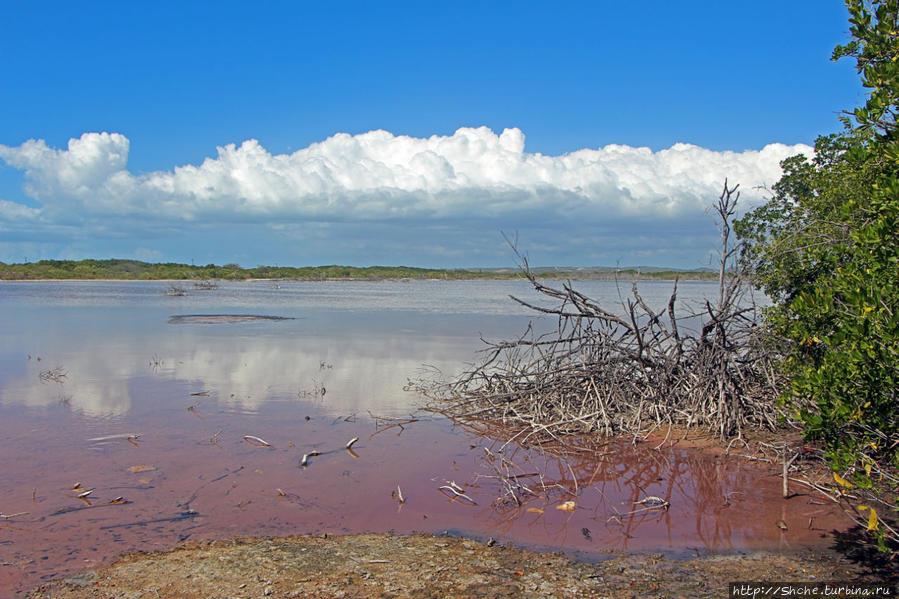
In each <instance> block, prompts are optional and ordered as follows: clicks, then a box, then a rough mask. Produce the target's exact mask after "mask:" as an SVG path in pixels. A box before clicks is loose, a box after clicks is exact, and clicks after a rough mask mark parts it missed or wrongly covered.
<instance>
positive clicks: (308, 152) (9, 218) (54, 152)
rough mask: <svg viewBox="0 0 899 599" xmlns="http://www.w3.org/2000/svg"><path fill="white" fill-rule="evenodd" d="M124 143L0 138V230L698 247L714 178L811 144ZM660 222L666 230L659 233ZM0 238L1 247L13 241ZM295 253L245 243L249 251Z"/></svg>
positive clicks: (504, 138)
mask: <svg viewBox="0 0 899 599" xmlns="http://www.w3.org/2000/svg"><path fill="white" fill-rule="evenodd" d="M129 150H130V141H129V140H128V138H127V137H125V136H124V135H121V134H119V133H85V134H83V135H82V136H81V137H80V138H77V139H74V138H73V139H70V140H69V142H68V146H67V147H66V148H61V149H60V148H53V147H50V146H48V145H47V143H46V142H45V141H43V140H34V139H32V140H29V141H26V142H25V143H23V144H21V145H19V146H7V145H0V159H2V160H3V161H4V162H5V163H6V164H7V165H9V166H11V167H13V168H15V169H18V170H20V171H22V172H23V173H24V182H25V186H24V188H25V193H26V194H27V195H28V196H29V198H30V200H31V203H33V204H34V205H33V206H29V205H25V204H23V203H17V202H11V201H5V200H3V199H0V229H3V230H5V231H6V232H7V234H8V235H7V238H8V239H13V238H14V237H15V235H18V236H19V237H21V238H23V239H25V238H28V237H29V234H33V235H32V237H31V239H30V241H32V242H34V241H35V240H39V238H40V235H41V234H43V235H44V238H45V239H46V237H47V236H49V235H51V234H52V235H56V236H61V237H60V238H66V237H67V236H68V237H72V238H74V237H78V236H80V237H81V239H82V241H84V240H85V239H86V236H91V238H92V239H98V238H112V237H115V236H116V235H119V236H122V233H123V231H126V230H127V231H129V233H128V235H132V236H134V235H136V236H140V237H143V238H144V239H145V240H149V241H147V242H145V245H146V246H150V245H152V246H153V247H154V251H157V250H159V249H161V251H162V255H165V256H166V257H167V258H168V259H174V258H182V257H183V256H185V255H187V256H194V255H196V252H194V251H193V250H191V249H188V248H187V245H188V244H189V243H188V242H187V241H182V242H181V244H180V247H181V249H182V250H183V252H182V253H181V254H180V255H179V256H174V255H173V254H172V252H171V251H166V250H165V248H161V247H160V246H157V245H156V244H154V243H152V240H153V239H156V238H157V237H159V236H160V235H162V236H165V235H169V236H177V235H182V237H184V236H187V235H188V233H186V231H188V230H192V231H194V233H192V234H195V233H196V231H197V230H199V229H198V227H199V228H202V227H207V228H209V229H210V230H211V229H213V228H215V227H218V228H220V229H222V230H224V229H226V228H228V230H229V232H228V233H227V235H233V233H234V229H235V228H236V227H238V228H239V227H243V228H244V229H245V230H249V229H251V228H252V227H256V228H257V229H260V228H262V229H268V230H269V231H270V232H271V233H272V234H273V235H275V236H278V235H280V236H281V237H282V238H283V241H284V244H285V247H287V246H288V245H290V244H293V245H290V247H294V246H296V244H302V243H307V244H312V243H317V244H318V245H317V246H316V249H315V250H314V251H312V250H310V251H309V252H306V253H305V254H302V253H300V254H298V255H303V256H308V258H307V259H319V260H324V261H329V260H334V261H343V262H347V263H366V262H368V263H371V261H380V262H397V261H402V256H404V255H405V253H406V252H405V251H404V249H403V248H404V247H406V248H408V249H409V252H411V253H412V254H413V255H417V256H421V255H423V254H422V252H424V253H430V254H432V255H433V256H435V257H439V256H444V257H445V256H449V255H451V254H453V253H455V258H454V259H453V260H454V261H455V263H456V264H460V263H461V264H465V263H468V264H471V265H477V264H479V263H480V264H483V262H482V261H481V260H482V259H483V255H479V253H478V252H479V251H480V250H479V248H478V247H476V246H477V244H476V243H472V241H471V238H484V237H489V238H490V239H491V240H492V241H495V240H496V239H497V238H498V235H497V231H498V230H501V229H503V230H509V229H518V230H521V231H522V232H527V231H528V230H531V229H533V230H535V231H537V230H539V231H540V242H539V243H548V242H547V241H546V240H547V239H550V238H555V241H553V242H552V243H549V246H553V247H549V246H547V248H546V250H547V253H548V254H549V253H552V252H556V254H558V256H552V257H551V256H549V255H548V256H547V259H548V260H554V261H556V262H558V261H560V260H561V261H565V258H563V257H562V254H563V253H564V252H568V253H569V254H572V255H575V253H576V255H578V256H580V257H581V258H580V259H573V260H568V262H569V263H572V264H576V263H580V264H584V263H590V262H591V260H593V259H597V260H608V259H617V257H615V256H614V255H613V254H609V253H608V250H609V248H610V247H611V248H619V247H624V246H625V245H630V246H632V248H631V249H632V250H633V252H640V251H643V252H644V254H646V252H650V254H651V252H653V251H656V252H659V251H667V252H669V253H671V254H672V255H674V254H677V252H678V251H681V250H682V251H685V252H688V253H689V252H693V253H694V254H695V251H694V250H692V249H691V250H683V247H686V246H689V245H690V244H692V245H693V246H695V247H700V246H705V247H708V246H707V245H706V242H707V238H703V239H698V238H697V237H696V236H697V235H700V236H701V234H700V233H699V229H698V228H696V227H692V230H688V229H691V225H690V224H689V223H692V222H695V221H697V220H699V217H702V216H703V213H704V212H705V210H706V209H707V207H708V206H709V205H710V204H711V202H712V201H713V200H714V198H716V197H717V196H718V194H719V193H720V191H721V186H722V184H723V182H724V179H725V178H728V180H729V181H730V182H731V184H733V183H740V184H741V189H742V190H743V207H744V208H746V207H749V206H751V205H752V204H754V203H758V202H760V201H761V200H762V199H763V198H762V195H761V194H760V192H758V191H757V190H754V189H753V188H754V187H756V186H758V185H765V184H767V185H770V184H773V183H774V182H776V181H777V180H778V179H779V177H780V174H781V169H780V166H779V163H780V161H781V160H783V159H784V158H786V157H788V156H791V155H794V154H798V153H805V154H808V155H811V152H812V148H811V147H809V146H807V145H802V144H799V145H792V146H790V145H784V144H779V143H772V144H769V145H767V146H765V147H764V148H762V149H761V150H746V151H742V152H734V151H713V150H709V149H705V148H701V147H698V146H695V145H690V144H685V143H678V144H675V145H673V146H671V147H670V148H668V149H664V150H660V151H655V152H654V151H652V150H650V149H649V148H635V147H630V146H624V145H607V146H605V147H601V148H597V149H582V150H578V151H575V152H571V153H568V154H563V155H559V156H548V155H543V154H540V153H530V152H527V151H525V136H524V134H523V133H522V132H521V131H520V130H519V129H505V130H504V131H503V132H502V133H500V134H497V133H495V132H494V131H492V130H491V129H489V128H487V127H479V128H461V129H459V130H457V131H456V132H455V133H453V134H452V135H446V136H438V135H434V136H431V137H428V138H416V137H409V136H404V135H394V134H392V133H389V132H387V131H382V130H378V131H370V132H368V133H364V134H360V135H348V134H345V133H339V134H336V135H334V136H332V137H329V138H328V139H326V140H324V141H322V142H319V143H315V144H312V145H310V146H308V147H306V148H303V149H300V150H297V151H295V152H293V153H290V154H272V153H271V152H269V151H268V150H266V149H265V148H264V147H263V146H262V145H261V144H260V143H259V142H258V141H257V140H253V139H251V140H247V141H244V142H243V143H241V144H240V145H236V144H229V145H226V146H221V147H218V148H217V155H216V156H215V157H214V158H207V159H206V160H204V161H203V162H202V163H201V164H198V165H193V164H186V165H183V166H176V167H174V168H173V169H172V170H170V171H154V172H149V173H134V172H131V171H130V170H129V169H128V153H129ZM702 221H703V223H702V227H703V228H707V225H708V224H709V223H708V221H707V219H702ZM323 227H324V228H323ZM454 227H455V229H453V228H454ZM425 229H427V231H425ZM588 229H589V230H588ZM413 230H415V231H417V232H412V231H413ZM405 231H408V232H405ZM422 231H425V232H422ZM663 231H664V232H665V233H664V235H663V234H662V232H663ZM257 234H258V236H260V237H261V236H262V235H263V234H262V233H259V231H257ZM210 235H212V234H211V233H210ZM222 235H223V236H225V235H226V234H224V233H223V234H222ZM666 235H667V237H669V238H670V239H668V240H663V239H662V237H665V236H666ZM597 236H599V237H597ZM616 236H617V237H618V239H617V240H616ZM407 237H408V239H407ZM224 238H225V237H223V239H224ZM564 238H567V241H564V243H563V241H561V240H562V239H564ZM231 239H232V240H233V237H231ZM210 242H211V243H214V239H213V237H208V239H207V243H210ZM565 244H567V249H562V248H561V246H562V245H565ZM257 245H258V244H257ZM373 245H374V246H376V247H379V248H382V249H383V248H386V249H384V252H383V253H382V254H383V256H382V257H379V256H380V255H376V254H373V253H372V250H371V248H372V246H373ZM598 245H599V246H603V245H604V246H605V251H606V253H603V251H604V250H603V248H602V247H600V248H599V250H600V251H598V252H596V251H595V252H594V253H593V254H586V255H585V254H584V253H583V251H584V249H585V248H588V247H592V248H594V250H595V249H597V246H598ZM5 247H6V251H7V255H9V254H10V253H14V252H11V251H10V247H9V246H5ZM23 247H24V246H23ZM79 247H80V249H78V250H77V251H75V250H72V249H71V248H69V250H70V251H69V254H68V255H69V256H72V255H74V254H78V253H80V254H82V255H83V254H85V253H87V254H90V252H91V251H93V252H94V254H97V253H98V252H99V253H101V254H102V253H103V252H107V253H109V252H116V255H119V256H124V255H125V253H127V252H125V253H123V252H122V251H121V250H117V249H110V248H111V247H112V246H110V248H102V249H98V246H93V247H94V249H93V250H91V246H90V245H89V244H88V242H87V241H84V243H83V244H82V246H79ZM115 247H120V246H115ZM297 247H298V246H297ZM532 247H533V246H532ZM678 247H681V250H679V249H678ZM63 249H64V248H61V247H56V249H54V250H52V251H55V252H56V253H57V254H64V253H65V252H64V251H63ZM388 249H389V252H388ZM694 249H695V248H694ZM332 250H333V251H332ZM47 251H51V250H47ZM134 251H135V252H136V251H146V248H144V249H143V250H140V249H138V248H134ZM296 251H297V252H299V251H300V250H296ZM328 251H331V253H328ZM629 251H630V250H629ZM354 252H355V253H354ZM633 252H632V253H633ZM22 253H24V250H22ZM31 253H32V255H34V254H35V252H34V250H31ZM38 253H40V251H38ZM44 253H45V254H46V251H45V252H44ZM650 254H646V255H647V259H652V258H651V255H650ZM315 256H321V257H320V258H315ZM330 256H333V257H330ZM354 256H357V258H354ZM590 256H593V258H591V257H590ZM238 257H239V256H238ZM637 258H639V254H634V258H633V259H635V260H636V259H637ZM214 259H217V260H221V261H224V260H226V259H234V258H233V257H224V256H223V257H220V258H214ZM291 259H292V257H291V256H284V258H283V259H279V258H278V255H275V256H274V260H273V259H272V257H271V256H262V255H259V256H258V257H257V256H255V255H254V256H250V257H249V260H250V261H251V262H253V261H256V262H257V263H263V262H266V261H268V262H281V263H285V261H286V260H291ZM691 259H694V260H695V256H693V258H691ZM447 260H449V258H447ZM405 262H407V263H408V262H410V261H408V260H407V261H405ZM424 262H427V261H424ZM424 262H422V261H419V263H420V264H424ZM443 262H445V261H444V260H442V259H436V261H435V260H431V261H430V262H429V263H430V264H438V263H443ZM504 262H505V261H504ZM656 262H657V263H658V262H659V261H658V260H656ZM668 262H669V263H670V261H668Z"/></svg>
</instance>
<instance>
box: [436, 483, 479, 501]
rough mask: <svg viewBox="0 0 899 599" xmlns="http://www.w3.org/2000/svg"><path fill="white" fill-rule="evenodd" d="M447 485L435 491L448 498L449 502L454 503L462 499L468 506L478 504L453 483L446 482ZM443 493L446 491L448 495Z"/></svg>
mask: <svg viewBox="0 0 899 599" xmlns="http://www.w3.org/2000/svg"><path fill="white" fill-rule="evenodd" d="M447 482H448V483H449V484H446V485H443V486H442V487H438V488H437V490H438V491H440V492H441V493H443V494H444V495H446V496H447V497H449V498H450V499H451V500H453V501H455V500H456V499H464V500H465V501H467V502H468V503H469V505H477V504H478V502H477V501H475V500H474V499H472V498H471V497H469V496H468V495H466V494H465V493H463V492H462V489H461V488H460V487H459V485H457V484H456V482H455V481H447ZM444 491H448V492H449V494H448V495H447V493H445V492H444Z"/></svg>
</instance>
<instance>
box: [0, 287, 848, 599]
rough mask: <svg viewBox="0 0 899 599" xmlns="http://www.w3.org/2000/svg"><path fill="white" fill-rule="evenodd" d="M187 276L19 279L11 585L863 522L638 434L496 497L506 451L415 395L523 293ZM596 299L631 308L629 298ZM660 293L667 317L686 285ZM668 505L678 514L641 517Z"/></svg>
mask: <svg viewBox="0 0 899 599" xmlns="http://www.w3.org/2000/svg"><path fill="white" fill-rule="evenodd" d="M169 285H170V283H168V282H110V281H95V282H94V281H91V282H44V281H42V282H0V327H2V336H0V455H2V457H3V463H4V468H3V469H2V470H0V513H2V514H4V515H6V516H12V517H4V518H0V595H3V596H5V595H8V594H9V593H10V592H17V591H21V590H22V589H25V588H29V587H31V586H33V585H35V584H37V583H38V582H40V581H41V580H42V579H48V578H55V577H59V576H63V575H66V574H70V573H73V572H77V571H81V570H83V569H85V568H87V567H90V566H94V565H97V564H100V563H106V562H109V561H110V560H111V559H113V558H114V557H115V556H116V555H118V554H120V553H123V552H125V551H130V550H154V549H163V548H167V547H171V546H172V545H174V544H175V543H177V542H179V541H182V540H185V539H192V540H201V539H210V538H225V537H231V536H238V535H246V536H278V535H290V534H304V533H328V534H340V533H350V532H364V531H373V532H384V531H396V532H411V531H424V532H442V531H450V532H452V533H457V534H465V535H472V536H476V537H481V538H485V539H486V538H489V537H494V538H496V539H497V540H501V541H509V542H514V543H518V544H521V545H526V546H531V547H539V548H552V549H561V550H565V551H568V552H571V553H574V554H577V555H579V556H581V557H582V558H584V559H594V558H598V557H599V556H600V555H601V552H602V551H603V550H606V549H625V550H653V551H655V550H659V551H666V552H671V553H675V554H685V553H690V554H695V552H705V551H720V552H732V551H739V550H755V549H778V548H781V549H784V550H791V549H799V548H801V547H803V546H807V545H811V544H815V543H824V542H828V538H827V534H826V533H825V531H829V530H831V529H832V528H834V527H835V526H840V525H842V520H840V519H839V516H838V515H836V514H834V513H833V512H832V511H831V510H830V509H829V508H828V507H827V506H821V505H814V504H809V503H808V502H806V501H804V500H803V499H802V498H799V499H793V500H791V501H789V502H785V501H783V500H782V499H781V498H780V479H779V477H778V476H777V472H776V471H773V470H770V471H769V470H768V469H766V468H765V467H760V466H759V465H758V464H752V463H748V462H746V461H741V460H738V459H723V458H722V457H721V456H720V455H716V454H715V453H709V452H705V453H703V452H700V451H697V450H692V449H688V448H680V447H675V448H671V449H666V450H663V451H652V450H647V449H643V448H635V447H633V445H632V444H630V443H618V442H614V443H609V444H608V445H607V446H606V447H604V448H603V450H602V451H601V452H600V453H598V454H597V455H596V456H593V457H591V458H589V459H588V458H584V457H577V458H570V459H569V460H568V461H565V462H560V461H559V460H557V459H554V458H552V457H551V456H548V455H544V454H541V453H540V452H538V451H526V450H522V449H515V448H513V447H511V446H510V447H507V448H506V452H505V453H506V456H507V457H508V458H509V459H510V460H512V461H513V462H514V463H515V464H516V465H517V467H518V468H519V471H518V474H520V475H522V477H527V478H528V480H530V481H531V483H532V486H533V487H535V488H540V489H545V491H541V492H540V493H539V496H538V497H532V498H530V499H529V500H528V501H527V502H526V503H525V505H524V506H522V507H516V506H509V505H502V504H500V503H498V502H497V501H496V500H497V498H498V497H499V496H500V495H501V494H502V488H501V484H500V482H499V481H498V480H496V479H495V478H491V477H490V475H491V474H492V471H491V470H490V469H489V468H488V467H487V466H486V465H485V463H484V459H485V458H484V456H485V455H486V452H485V449H484V448H485V447H486V448H487V449H489V450H491V451H496V450H498V449H499V446H500V445H501V443H499V442H496V441H495V440H492V439H489V438H483V437H480V436H478V435H477V434H474V433H472V432H469V431H465V430H463V429H461V428H459V427H455V426H453V424H452V423H451V422H449V421H447V420H446V419H444V418H442V417H439V416H435V415H433V414H430V413H426V412H421V411H419V410H418V408H419V407H420V404H421V401H422V400H421V398H420V397H418V396H417V395H416V394H414V393H412V392H408V391H404V388H405V387H406V386H407V384H408V382H409V380H410V379H413V380H414V379H417V378H419V377H423V376H433V375H434V374H435V373H443V375H444V376H452V375H454V374H457V373H459V372H461V371H462V370H464V368H465V366H466V364H468V363H471V362H474V361H476V360H477V359H478V356H477V353H476V352H477V350H478V349H480V348H481V342H480V341H479V339H480V337H484V338H491V339H504V338H512V337H516V336H518V335H519V334H520V333H521V332H522V331H523V330H524V329H525V327H526V326H527V323H528V321H529V320H530V319H531V318H532V314H530V313H529V312H528V311H527V310H526V309H524V308H523V307H521V306H520V305H518V304H516V303H515V302H513V301H511V300H510V299H509V298H508V296H509V295H510V294H512V295H516V296H519V297H522V298H523V299H526V300H529V301H537V302H540V303H544V304H545V301H543V300H542V299H541V298H540V297H538V296H536V295H535V294H534V292H532V291H531V290H530V287H529V286H528V284H527V283H526V282H524V281H408V282H404V281H380V282H351V281H346V282H344V281H340V282H278V283H277V284H273V283H271V282H267V281H254V282H239V283H220V284H219V286H218V287H217V288H216V289H200V288H195V287H193V286H192V285H191V284H190V283H182V284H181V286H182V287H184V289H185V290H186V291H187V294H186V295H185V296H181V297H172V296H167V295H166V293H165V292H166V289H167V288H168V287H169ZM576 286H577V288H578V289H579V290H581V291H583V292H585V293H587V294H588V295H590V296H591V297H594V298H595V299H597V300H598V301H600V302H601V303H602V304H603V305H605V306H609V307H611V308H613V309H614V308H615V307H617V306H620V301H621V300H620V295H619V293H620V294H621V295H627V293H628V292H629V284H625V285H623V286H622V289H621V290H619V289H617V288H616V286H615V284H614V283H611V282H598V281H585V282H581V283H576ZM640 289H641V293H642V295H643V297H644V299H645V300H646V301H647V303H648V304H649V305H650V306H654V307H662V306H664V305H665V304H666V302H667V298H668V295H669V294H670V291H671V283H665V282H646V283H641V284H640ZM716 293H717V287H716V285H715V284H710V283H696V282H682V283H681V284H680V286H679V288H678V298H679V301H681V302H682V303H684V304H686V305H689V304H694V305H698V304H699V303H700V302H701V300H702V299H703V298H705V297H714V296H715V294H716ZM259 317H265V318H259ZM272 317H276V318H272ZM551 324H552V323H551V321H549V322H547V321H541V320H539V319H538V320H537V322H536V326H537V328H539V327H541V326H551ZM245 437H248V438H245ZM353 438H358V441H356V442H355V443H354V444H353V446H352V451H347V450H346V449H345V446H346V444H347V442H348V441H349V440H350V439H353ZM254 439H258V440H263V441H264V442H265V444H261V443H258V442H256V441H254ZM719 453H720V452H719ZM307 454H308V455H309V456H310V457H308V458H307V465H306V467H303V466H302V465H301V461H302V459H303V456H304V455H307ZM315 454H318V455H315ZM575 481H576V482H575ZM453 484H455V485H456V486H457V488H459V489H461V490H462V491H463V492H464V494H465V496H466V497H468V498H470V500H471V501H466V500H463V499H461V498H459V497H457V496H454V495H453V494H452V493H447V492H446V491H445V489H444V490H443V491H441V489H440V488H441V487H447V486H452V485H453ZM76 485H77V488H75V487H76ZM398 490H399V491H400V492H401V493H402V495H403V499H404V500H405V501H404V502H403V503H400V502H399V501H398ZM87 491H90V493H89V494H87V495H84V496H83V497H79V495H82V494H84V493H85V492H87ZM647 496H659V497H664V498H665V499H666V500H668V501H669V502H670V509H668V510H645V511H640V510H635V503H634V502H637V501H640V500H641V499H643V498H645V497H647ZM566 501H575V503H576V509H575V510H574V511H565V510H559V509H557V507H558V506H560V505H562V504H563V503H564V502H566ZM810 519H813V520H814V522H815V523H816V525H815V526H814V527H809V526H807V523H808V522H810V521H811V520H810ZM777 520H784V521H785V522H786V523H787V525H788V532H787V533H785V532H784V531H782V530H780V529H779V528H778V527H777V526H775V524H774V523H775V522H776V521H777Z"/></svg>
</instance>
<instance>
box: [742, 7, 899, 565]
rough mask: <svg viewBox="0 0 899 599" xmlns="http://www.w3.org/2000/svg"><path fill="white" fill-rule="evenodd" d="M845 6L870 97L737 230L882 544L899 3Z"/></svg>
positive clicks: (895, 357)
mask: <svg viewBox="0 0 899 599" xmlns="http://www.w3.org/2000/svg"><path fill="white" fill-rule="evenodd" d="M846 4H847V7H848V8H849V22H850V33H851V37H852V39H851V41H850V42H849V43H848V44H846V45H841V46H837V47H836V49H835V50H834V52H833V56H832V59H833V60H838V59H840V58H843V57H849V58H853V59H855V61H856V66H857V70H858V73H859V75H860V77H861V82H862V84H863V85H864V87H865V88H867V89H868V94H867V101H866V103H865V104H864V105H863V106H860V107H858V108H856V109H855V110H854V111H852V112H850V113H847V115H846V116H845V117H844V118H843V122H844V125H845V127H844V131H843V132H841V133H839V134H835V135H828V136H823V137H820V138H819V139H818V140H817V142H816V144H815V156H814V157H812V158H807V157H804V156H795V157H792V158H789V159H787V160H786V161H784V162H783V164H782V166H783V171H784V172H783V177H782V178H781V179H780V181H779V182H778V183H777V184H776V185H775V186H774V188H773V190H772V197H771V199H770V200H769V201H768V203H767V204H766V205H764V206H762V207H760V208H758V209H756V210H754V211H752V212H750V213H749V214H748V215H747V216H746V217H745V218H744V219H742V221H740V222H739V223H738V225H737V228H736V229H737V233H738V234H739V235H740V236H741V237H743V239H744V240H745V241H746V242H747V243H746V246H745V247H746V249H745V259H746V260H747V261H748V262H749V263H750V264H751V266H752V267H753V269H754V273H755V277H756V281H757V283H758V284H759V285H760V286H761V287H762V288H763V289H764V290H765V291H766V292H767V293H768V295H769V296H770V297H771V298H772V299H773V300H774V302H775V303H774V306H773V307H772V308H770V310H768V312H767V314H766V320H767V324H768V326H769V329H770V331H771V332H772V333H773V335H774V337H775V339H777V340H778V341H780V342H782V343H784V347H785V355H786V357H785V359H784V361H783V363H782V367H783V369H784V372H785V374H786V375H787V376H788V378H789V380H790V387H789V390H788V391H787V392H786V393H785V399H786V400H787V401H790V402H792V404H793V405H794V406H796V407H797V410H798V411H799V416H800V418H801V420H802V421H803V422H804V423H805V426H806V432H807V436H808V437H809V438H811V439H818V440H821V441H822V442H823V444H824V447H825V452H826V453H825V455H826V457H827V459H828V461H829V463H830V465H831V467H832V469H833V470H834V479H835V481H836V482H837V483H838V486H840V487H842V490H843V491H846V490H848V488H849V487H852V488H853V489H854V492H857V493H859V496H860V497H863V498H864V504H863V505H859V506H858V509H860V510H861V511H860V512H859V514H864V519H863V522H864V521H867V527H868V529H869V530H870V531H871V532H873V533H875V535H877V536H878V539H879V544H880V546H881V548H884V549H885V548H886V546H887V544H886V541H887V540H888V539H892V540H894V541H895V540H897V533H896V531H895V530H894V529H892V528H890V527H889V525H888V524H887V523H886V522H885V521H884V518H883V516H884V515H890V512H893V513H895V511H896V502H895V491H896V485H897V482H899V477H897V470H896V469H897V467H899V398H897V389H899V134H897V127H896V116H897V111H899V102H897V100H899V0H847V2H846ZM882 491H885V492H886V493H884V492H882ZM890 497H892V498H893V499H892V500H891V499H889V498H890ZM878 510H880V517H878Z"/></svg>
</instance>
